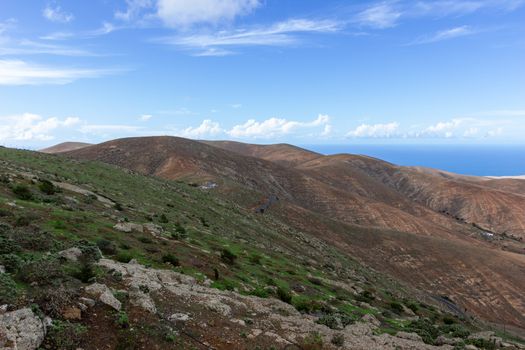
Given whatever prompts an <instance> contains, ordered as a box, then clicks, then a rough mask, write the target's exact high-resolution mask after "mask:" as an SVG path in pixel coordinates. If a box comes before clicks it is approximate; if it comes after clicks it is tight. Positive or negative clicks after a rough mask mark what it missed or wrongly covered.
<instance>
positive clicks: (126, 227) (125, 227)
mask: <svg viewBox="0 0 525 350" xmlns="http://www.w3.org/2000/svg"><path fill="white" fill-rule="evenodd" d="M113 228H114V229H115V230H117V231H120V232H125V233H130V232H133V231H137V232H140V233H143V232H144V228H143V227H142V225H139V224H134V223H132V222H119V223H117V224H116V225H115V226H113Z"/></svg>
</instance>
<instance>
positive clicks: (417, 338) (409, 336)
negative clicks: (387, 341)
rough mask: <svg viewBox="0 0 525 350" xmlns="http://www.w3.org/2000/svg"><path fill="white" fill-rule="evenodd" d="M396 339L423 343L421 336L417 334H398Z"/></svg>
mask: <svg viewBox="0 0 525 350" xmlns="http://www.w3.org/2000/svg"><path fill="white" fill-rule="evenodd" d="M396 337H398V338H401V339H408V340H414V341H422V339H421V336H420V335H419V334H416V333H408V332H397V333H396Z"/></svg>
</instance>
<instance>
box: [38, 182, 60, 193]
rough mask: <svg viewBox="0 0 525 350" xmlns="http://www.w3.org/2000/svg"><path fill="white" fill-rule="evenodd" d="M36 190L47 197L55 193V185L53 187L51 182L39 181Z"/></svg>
mask: <svg viewBox="0 0 525 350" xmlns="http://www.w3.org/2000/svg"><path fill="white" fill-rule="evenodd" d="M38 189H39V190H40V192H42V193H44V194H47V195H53V194H55V193H56V192H57V188H56V187H55V185H53V183H52V182H51V181H49V180H45V179H40V182H39V184H38Z"/></svg>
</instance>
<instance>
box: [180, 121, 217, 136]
mask: <svg viewBox="0 0 525 350" xmlns="http://www.w3.org/2000/svg"><path fill="white" fill-rule="evenodd" d="M222 131H223V130H222V129H221V127H220V125H219V123H216V122H213V121H211V120H209V119H206V120H203V121H202V123H201V125H199V126H197V127H188V128H186V129H184V130H182V131H181V132H179V133H177V134H179V135H180V136H182V137H188V138H192V139H199V138H203V137H208V136H215V135H218V134H220V133H221V132H222Z"/></svg>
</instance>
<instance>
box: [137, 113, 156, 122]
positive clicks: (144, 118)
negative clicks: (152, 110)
mask: <svg viewBox="0 0 525 350" xmlns="http://www.w3.org/2000/svg"><path fill="white" fill-rule="evenodd" d="M151 118H153V116H152V115H151V114H143V115H141V116H140V117H139V120H140V121H141V122H147V121H149V120H150V119H151Z"/></svg>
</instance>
